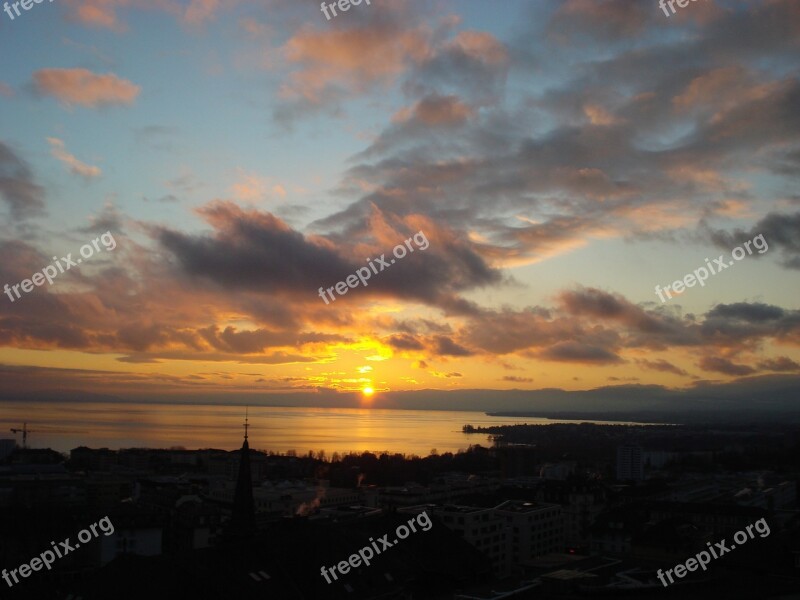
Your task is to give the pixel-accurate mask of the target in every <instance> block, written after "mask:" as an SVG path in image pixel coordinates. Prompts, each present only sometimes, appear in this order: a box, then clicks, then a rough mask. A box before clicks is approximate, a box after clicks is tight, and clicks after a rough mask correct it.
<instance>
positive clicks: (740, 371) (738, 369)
mask: <svg viewBox="0 0 800 600" xmlns="http://www.w3.org/2000/svg"><path fill="white" fill-rule="evenodd" d="M697 366H698V367H700V368H701V369H703V370H704V371H715V372H717V373H724V374H725V375H734V376H742V375H751V374H753V373H755V372H756V370H755V369H754V368H752V367H748V366H747V365H740V364H736V363H733V362H731V361H730V360H728V359H727V358H720V357H714V356H704V357H703V358H701V359H700V362H698V363H697Z"/></svg>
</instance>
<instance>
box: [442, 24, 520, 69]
mask: <svg viewBox="0 0 800 600" xmlns="http://www.w3.org/2000/svg"><path fill="white" fill-rule="evenodd" d="M446 48H448V49H458V50H460V51H461V52H463V53H464V54H466V55H467V56H469V57H470V58H472V59H474V60H477V61H480V62H483V63H485V64H488V65H503V64H505V63H507V62H508V52H506V48H505V46H504V45H503V44H502V43H500V42H499V41H497V39H496V38H495V37H494V36H493V35H492V34H490V33H485V32H483V31H462V32H461V33H459V34H458V35H457V36H456V37H455V38H454V39H453V40H452V41H451V42H448V44H447V45H446Z"/></svg>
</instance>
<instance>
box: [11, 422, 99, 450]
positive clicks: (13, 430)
mask: <svg viewBox="0 0 800 600" xmlns="http://www.w3.org/2000/svg"><path fill="white" fill-rule="evenodd" d="M11 433H22V447H23V448H27V447H28V434H29V433H86V432H85V431H72V430H69V429H28V424H27V423H23V424H22V429H17V428H15V427H12V428H11Z"/></svg>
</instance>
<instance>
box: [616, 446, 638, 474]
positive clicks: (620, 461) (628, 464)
mask: <svg viewBox="0 0 800 600" xmlns="http://www.w3.org/2000/svg"><path fill="white" fill-rule="evenodd" d="M617 479H618V480H619V481H642V480H644V457H643V453H642V448H641V446H636V445H633V444H626V445H624V446H619V447H618V448H617Z"/></svg>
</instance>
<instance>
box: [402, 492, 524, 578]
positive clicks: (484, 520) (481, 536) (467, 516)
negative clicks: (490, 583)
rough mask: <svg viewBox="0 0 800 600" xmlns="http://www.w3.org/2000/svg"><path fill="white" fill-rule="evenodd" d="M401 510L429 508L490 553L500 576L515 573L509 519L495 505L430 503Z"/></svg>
mask: <svg viewBox="0 0 800 600" xmlns="http://www.w3.org/2000/svg"><path fill="white" fill-rule="evenodd" d="M398 512H399V513H411V514H420V513H422V512H427V513H428V515H430V516H432V517H436V518H437V519H439V521H441V522H442V523H443V524H444V525H445V527H447V528H448V529H450V530H452V531H455V532H456V533H458V534H459V535H460V536H461V537H462V538H464V541H466V542H468V543H469V544H470V545H471V546H473V547H475V548H477V549H478V550H480V551H481V552H482V553H483V554H484V555H486V557H487V558H488V559H489V561H490V562H491V564H492V571H493V572H494V574H495V575H496V576H497V577H506V576H508V575H509V574H510V573H511V565H512V563H511V546H510V542H511V536H509V535H508V531H507V528H506V525H505V519H504V518H503V517H501V516H500V515H498V514H496V511H495V509H494V508H480V507H475V506H457V505H454V504H448V505H444V506H441V505H435V504H427V505H420V506H412V507H408V508H401V509H399V510H398Z"/></svg>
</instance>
